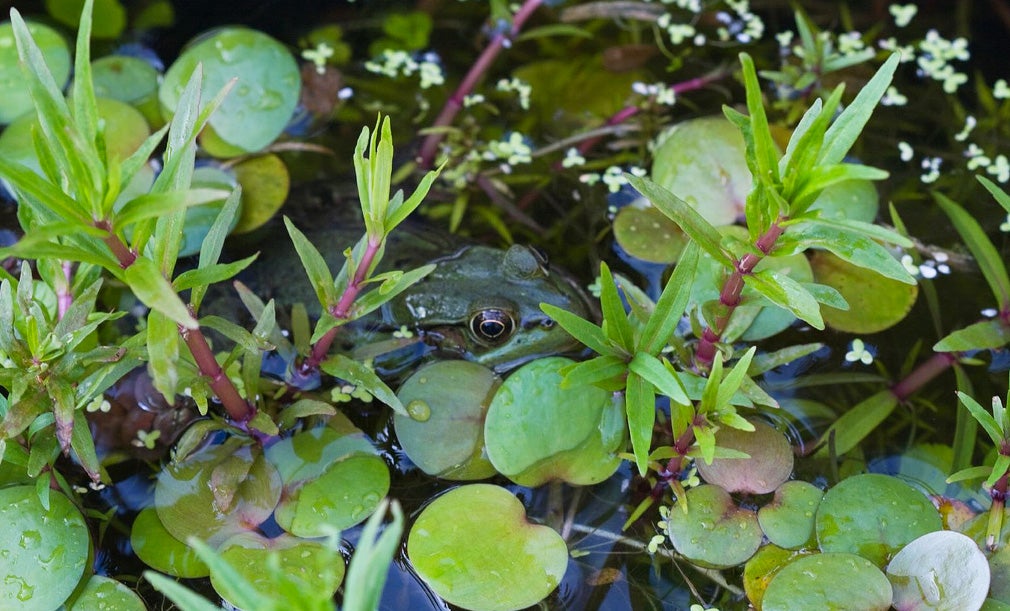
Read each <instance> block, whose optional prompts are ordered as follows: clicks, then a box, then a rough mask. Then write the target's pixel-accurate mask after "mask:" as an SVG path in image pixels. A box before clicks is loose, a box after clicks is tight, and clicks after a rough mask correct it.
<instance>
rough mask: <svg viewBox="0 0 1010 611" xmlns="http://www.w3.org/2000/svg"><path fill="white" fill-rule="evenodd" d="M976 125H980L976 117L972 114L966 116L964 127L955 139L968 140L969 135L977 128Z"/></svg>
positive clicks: (959, 140)
mask: <svg viewBox="0 0 1010 611" xmlns="http://www.w3.org/2000/svg"><path fill="white" fill-rule="evenodd" d="M976 125H978V121H977V120H975V117H973V116H971V115H968V116H967V117H965V119H964V128H963V129H962V130H961V131H960V132H958V133H957V135H955V136H954V140H957V141H958V142H964V141H965V140H967V139H968V136H969V135H971V130H973V129H975V126H976Z"/></svg>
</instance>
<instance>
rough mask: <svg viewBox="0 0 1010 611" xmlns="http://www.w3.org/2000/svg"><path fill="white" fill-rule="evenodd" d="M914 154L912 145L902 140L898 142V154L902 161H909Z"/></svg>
mask: <svg viewBox="0 0 1010 611" xmlns="http://www.w3.org/2000/svg"><path fill="white" fill-rule="evenodd" d="M914 155H915V151H914V150H912V145H911V144H909V143H907V142H905V141H904V140H902V141H901V142H899V143H898V156H899V158H900V159H901V160H902V161H904V162H909V161H911V160H912V157H913V156H914Z"/></svg>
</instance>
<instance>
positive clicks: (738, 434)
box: [695, 382, 793, 547]
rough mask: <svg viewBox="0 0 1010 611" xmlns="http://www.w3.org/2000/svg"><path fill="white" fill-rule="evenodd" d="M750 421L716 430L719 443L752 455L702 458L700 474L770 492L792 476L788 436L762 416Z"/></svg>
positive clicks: (732, 488)
mask: <svg viewBox="0 0 1010 611" xmlns="http://www.w3.org/2000/svg"><path fill="white" fill-rule="evenodd" d="M724 383H725V382H724ZM751 424H753V425H754V430H753V431H742V430H739V429H735V428H730V427H723V428H720V429H719V430H718V431H717V432H716V434H715V443H716V446H717V447H720V448H728V449H731V450H736V451H738V452H743V453H745V454H747V455H748V456H750V458H715V459H714V460H713V461H712V464H708V463H706V462H705V461H703V460H700V461H697V462H696V463H695V464H696V465H697V467H698V475H700V476H701V477H702V478H704V480H705V481H706V482H708V483H710V484H715V485H717V486H721V487H722V488H724V489H725V490H726V491H727V492H745V493H751V494H767V493H769V492H771V491H773V490H775V489H776V488H778V487H779V486H780V485H781V484H782V483H783V482H785V481H786V480H787V479H789V476H790V475H792V472H793V449H792V446H790V445H789V440H788V439H786V437H785V435H783V434H782V433H780V432H778V431H777V430H775V428H774V427H772V426H769V425H767V424H765V423H764V422H761V421H760V420H754V421H752V422H751ZM783 547H785V546H783Z"/></svg>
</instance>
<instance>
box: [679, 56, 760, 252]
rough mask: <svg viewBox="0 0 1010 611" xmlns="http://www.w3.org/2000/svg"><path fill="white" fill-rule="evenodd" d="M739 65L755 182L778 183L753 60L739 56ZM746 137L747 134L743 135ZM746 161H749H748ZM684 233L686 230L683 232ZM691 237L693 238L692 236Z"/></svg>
mask: <svg viewBox="0 0 1010 611" xmlns="http://www.w3.org/2000/svg"><path fill="white" fill-rule="evenodd" d="M739 57H740V65H741V67H742V68H743V81H744V87H745V88H746V91H747V112H748V113H749V114H750V128H751V129H750V137H751V142H748V148H752V152H751V151H749V152H750V153H751V154H750V155H748V158H750V157H752V156H753V160H754V161H753V163H754V168H752V169H751V172H752V173H753V174H754V179H755V182H770V183H771V184H775V183H777V182H778V181H779V173H778V163H777V159H778V153H777V151H776V147H775V141H774V140H772V134H771V129H770V128H769V127H768V117H767V116H766V115H765V107H764V103H763V100H762V99H761V84H760V83H758V78H757V72H755V70H754V60H752V59H751V57H750V55H748V54H746V53H741V54H740V56H739ZM744 137H745V138H746V137H747V134H745V135H744ZM748 161H750V160H749V159H748ZM685 231H686V230H685ZM692 237H693V236H692Z"/></svg>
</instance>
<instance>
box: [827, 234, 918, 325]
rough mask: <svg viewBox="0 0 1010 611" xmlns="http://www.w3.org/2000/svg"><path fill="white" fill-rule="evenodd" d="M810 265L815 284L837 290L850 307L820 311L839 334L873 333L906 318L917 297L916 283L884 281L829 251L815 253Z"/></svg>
mask: <svg viewBox="0 0 1010 611" xmlns="http://www.w3.org/2000/svg"><path fill="white" fill-rule="evenodd" d="M892 260H893V259H892ZM810 266H811V267H812V268H813V270H814V280H815V281H816V282H819V283H821V284H826V285H828V286H830V287H832V288H834V289H836V290H837V291H838V292H839V293H841V295H842V297H844V298H845V301H847V302H848V304H849V309H848V310H838V309H835V308H832V307H830V306H823V307H822V308H821V313H822V315H823V316H824V322H825V323H827V325H828V326H829V327H831V328H832V329H836V330H838V331H846V332H849V333H876V332H878V331H883V330H884V329H887V328H890V327H892V326H894V325H895V324H897V323H899V322H901V321H902V320H903V319H904V318H905V316H906V315H908V312H909V311H910V310H911V309H912V306H913V305H914V304H915V299H916V297H917V296H918V294H919V286H918V285H917V284H905V283H903V282H899V281H897V280H893V279H891V278H886V277H884V276H881V275H880V274H878V273H877V272H875V271H873V270H871V269H868V268H865V267H857V266H855V265H853V264H852V263H849V262H847V261H844V260H842V259H840V258H839V257H836V256H835V255H833V254H831V253H828V252H817V253H815V254H814V256H813V257H811V259H810Z"/></svg>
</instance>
